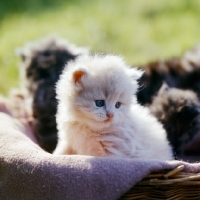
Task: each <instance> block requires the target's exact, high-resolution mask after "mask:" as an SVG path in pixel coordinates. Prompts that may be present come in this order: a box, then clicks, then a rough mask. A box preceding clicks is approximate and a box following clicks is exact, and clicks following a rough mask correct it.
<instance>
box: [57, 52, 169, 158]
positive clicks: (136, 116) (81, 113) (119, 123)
mask: <svg viewBox="0 0 200 200" xmlns="http://www.w3.org/2000/svg"><path fill="white" fill-rule="evenodd" d="M141 75H142V72H141V71H139V70H137V69H135V68H129V67H127V66H126V65H125V63H124V61H123V59H122V58H121V57H118V56H113V55H107V56H102V55H95V56H81V57H79V58H78V59H76V60H75V61H72V62H70V63H69V64H68V65H67V67H66V68H65V69H64V71H63V74H62V76H61V78H60V80H59V81H58V84H57V98H58V101H59V107H58V113H57V124H58V130H59V132H58V145H57V147H56V150H55V151H54V154H81V155H92V156H112V157H127V158H156V159H163V160H166V159H171V158H172V151H171V147H170V146H169V143H168V141H167V139H166V133H165V131H164V129H163V128H162V125H161V124H160V123H159V122H158V121H157V120H156V118H155V117H153V116H152V115H150V113H149V111H148V110H147V108H144V107H142V106H141V105H139V104H138V103H137V102H136V96H135V94H136V92H137V88H138V84H137V79H138V78H140V76H141Z"/></svg>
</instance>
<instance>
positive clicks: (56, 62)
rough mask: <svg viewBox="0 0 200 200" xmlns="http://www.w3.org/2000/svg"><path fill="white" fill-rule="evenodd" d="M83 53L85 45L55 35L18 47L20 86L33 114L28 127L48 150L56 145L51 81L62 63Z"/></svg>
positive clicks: (60, 69)
mask: <svg viewBox="0 0 200 200" xmlns="http://www.w3.org/2000/svg"><path fill="white" fill-rule="evenodd" d="M85 53H87V49H86V48H82V47H77V46H75V45H74V44H72V43H70V42H68V41H67V40H65V39H63V38H59V37H55V36H47V37H44V38H41V39H39V40H36V41H33V42H29V43H27V44H26V45H25V46H24V48H22V49H20V50H18V54H19V55H20V56H21V59H22V67H21V74H22V78H25V81H23V82H22V84H23V86H22V87H23V88H24V87H25V88H26V93H27V98H26V99H28V100H29V102H28V104H29V106H30V108H31V111H32V113H33V122H32V129H33V132H34V134H35V136H36V138H37V140H38V142H39V145H40V146H41V147H42V148H43V149H44V150H46V151H48V152H51V153H52V151H53V150H54V149H55V147H56V144H57V128H56V119H55V115H56V112H57V100H56V98H55V96H56V94H55V84H56V82H57V80H58V78H59V76H60V74H61V72H62V70H63V68H64V66H65V64H67V62H69V61H70V60H74V59H76V58H77V57H78V56H79V55H80V54H85ZM22 80H23V79H22Z"/></svg>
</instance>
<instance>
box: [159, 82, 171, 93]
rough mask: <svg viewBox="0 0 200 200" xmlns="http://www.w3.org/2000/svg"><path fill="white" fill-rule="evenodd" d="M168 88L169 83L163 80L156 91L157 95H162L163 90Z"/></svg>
mask: <svg viewBox="0 0 200 200" xmlns="http://www.w3.org/2000/svg"><path fill="white" fill-rule="evenodd" d="M169 89H170V87H169V85H168V84H167V83H166V82H163V84H162V86H161V88H160V89H159V91H158V95H162V94H163V93H164V92H166V91H168V90H169Z"/></svg>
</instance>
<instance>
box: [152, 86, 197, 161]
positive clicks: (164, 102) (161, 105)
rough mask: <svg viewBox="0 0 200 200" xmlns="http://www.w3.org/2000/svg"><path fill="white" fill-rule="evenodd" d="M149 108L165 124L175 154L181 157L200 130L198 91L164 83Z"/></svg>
mask: <svg viewBox="0 0 200 200" xmlns="http://www.w3.org/2000/svg"><path fill="white" fill-rule="evenodd" d="M149 109H150V111H151V113H152V114H153V115H155V116H156V118H157V119H158V121H160V122H161V123H162V124H163V126H164V128H165V130H166V132H167V137H168V140H169V141H170V143H171V145H172V147H173V151H174V155H175V156H176V157H178V158H180V156H182V155H183V151H184V145H185V144H187V143H188V142H189V141H191V140H192V138H193V137H194V135H196V134H197V133H198V132H199V130H200V102H199V100H198V97H197V95H196V93H194V92H193V91H191V90H181V89H177V88H170V87H168V86H167V85H166V84H163V86H162V87H161V89H160V90H159V92H158V94H157V96H155V97H154V98H153V102H152V104H150V106H149Z"/></svg>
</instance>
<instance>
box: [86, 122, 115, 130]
mask: <svg viewBox="0 0 200 200" xmlns="http://www.w3.org/2000/svg"><path fill="white" fill-rule="evenodd" d="M111 124H112V123H111V120H105V121H95V120H92V121H89V123H88V125H89V126H90V127H91V128H92V129H93V130H102V129H107V128H109V127H110V126H111Z"/></svg>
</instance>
